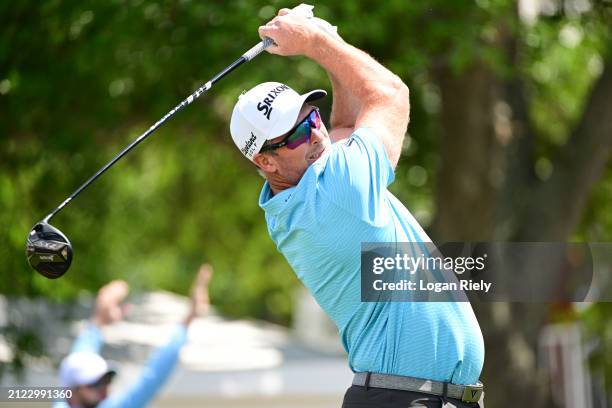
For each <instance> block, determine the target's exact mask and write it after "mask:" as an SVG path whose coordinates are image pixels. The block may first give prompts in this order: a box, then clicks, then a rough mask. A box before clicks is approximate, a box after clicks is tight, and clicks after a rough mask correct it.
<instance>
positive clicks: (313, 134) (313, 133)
mask: <svg viewBox="0 0 612 408" xmlns="http://www.w3.org/2000/svg"><path fill="white" fill-rule="evenodd" d="M324 138H325V134H324V133H323V132H321V129H316V128H314V127H313V128H311V129H310V144H312V145H316V144H319V143H321V142H322V141H323V139H324Z"/></svg>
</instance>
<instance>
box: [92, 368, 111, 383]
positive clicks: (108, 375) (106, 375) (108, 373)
mask: <svg viewBox="0 0 612 408" xmlns="http://www.w3.org/2000/svg"><path fill="white" fill-rule="evenodd" d="M116 375H117V371H115V370H113V369H110V370H108V371H107V372H105V373H104V374H102V375H101V376H100V378H98V379H97V380H96V381H94V382H93V383H90V384H85V385H92V384H96V383H99V382H100V381H102V380H104V379H108V381H109V382H110V381H111V380H112V379H113V378H114V377H115V376H116Z"/></svg>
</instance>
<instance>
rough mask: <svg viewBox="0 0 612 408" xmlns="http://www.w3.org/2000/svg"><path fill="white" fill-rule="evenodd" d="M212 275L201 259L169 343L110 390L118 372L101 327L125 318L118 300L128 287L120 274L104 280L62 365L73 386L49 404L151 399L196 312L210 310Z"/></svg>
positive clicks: (84, 406)
mask: <svg viewBox="0 0 612 408" xmlns="http://www.w3.org/2000/svg"><path fill="white" fill-rule="evenodd" d="M211 276H212V268H211V267H210V266H209V265H202V266H201V267H200V269H199V271H198V274H197V276H196V278H195V281H194V284H193V288H192V295H191V307H190V310H189V312H188V314H187V316H186V317H185V319H184V320H183V322H182V324H180V325H179V326H178V327H177V328H176V329H175V332H174V334H173V335H172V337H171V339H170V341H169V342H168V343H167V344H165V345H163V346H160V347H158V348H157V349H156V350H155V351H154V352H153V353H152V354H151V356H150V357H149V360H148V361H147V363H146V365H145V367H144V369H143V370H142V372H141V373H140V376H139V378H138V379H137V380H136V381H135V382H134V383H133V384H131V385H130V386H129V387H128V388H127V389H125V390H124V391H122V392H119V393H116V394H112V395H109V393H108V389H109V385H110V383H111V382H112V380H113V377H114V376H115V374H116V373H115V371H114V370H112V369H110V368H109V366H108V364H107V363H106V361H105V360H104V359H103V358H102V357H100V355H99V352H100V349H101V348H102V344H103V338H102V332H101V330H100V329H101V328H102V327H103V326H106V325H108V324H111V323H113V322H116V321H118V320H121V319H122V318H123V316H124V314H125V307H124V305H122V303H121V302H122V301H123V300H124V299H125V297H126V296H127V294H128V292H129V288H128V284H127V283H126V282H125V281H120V280H116V281H112V282H110V283H108V284H107V285H105V286H103V287H102V288H101V289H100V290H99V292H98V296H97V298H96V306H95V311H94V314H93V316H92V321H91V323H89V324H88V326H87V328H86V329H85V330H84V331H83V332H82V333H81V334H80V335H79V337H78V338H77V340H76V341H75V343H74V345H73V347H72V351H71V353H70V354H69V355H68V356H67V357H66V358H64V360H63V361H62V363H61V366H60V373H59V374H60V383H61V385H62V386H64V387H68V388H70V390H72V396H71V397H70V398H69V399H67V400H65V401H61V402H56V403H55V404H54V405H53V408H68V407H73V408H74V407H78V408H93V407H99V408H111V407H117V408H119V407H121V408H136V407H144V406H146V405H147V404H148V403H149V402H151V400H152V399H153V398H154V397H155V395H156V394H157V392H158V391H159V390H160V389H161V387H162V386H163V384H164V383H165V382H166V380H167V379H168V377H169V376H170V374H171V373H172V370H173V369H174V367H175V366H176V363H177V361H178V357H179V352H180V350H181V347H182V346H183V345H184V344H185V341H186V338H187V329H188V327H189V325H190V324H191V322H192V321H193V319H194V317H196V316H197V315H199V314H203V313H206V312H207V310H208V306H209V300H208V283H209V281H210V278H211Z"/></svg>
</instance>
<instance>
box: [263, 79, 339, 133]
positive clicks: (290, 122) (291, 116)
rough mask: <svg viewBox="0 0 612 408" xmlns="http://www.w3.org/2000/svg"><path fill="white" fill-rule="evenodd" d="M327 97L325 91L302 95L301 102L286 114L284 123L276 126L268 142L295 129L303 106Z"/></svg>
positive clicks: (320, 90) (316, 90) (318, 90)
mask: <svg viewBox="0 0 612 408" xmlns="http://www.w3.org/2000/svg"><path fill="white" fill-rule="evenodd" d="M326 95H327V92H326V91H324V90H323V89H315V90H314V91H310V92H307V93H305V94H303V95H300V102H299V103H298V104H296V105H295V106H294V107H293V108H292V109H291V110H290V111H288V112H287V113H286V114H285V117H284V118H283V120H282V121H279V123H277V124H276V126H274V128H273V129H272V131H271V132H270V134H269V135H268V137H267V139H266V140H271V139H276V138H277V137H279V136H282V135H284V134H285V133H287V132H288V131H290V130H291V128H293V126H294V125H295V121H296V120H297V118H298V116H300V111H301V110H302V106H304V104H305V103H306V102H311V101H314V100H317V99H321V98H323V97H324V96H326Z"/></svg>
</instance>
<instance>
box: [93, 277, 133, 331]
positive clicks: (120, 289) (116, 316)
mask: <svg viewBox="0 0 612 408" xmlns="http://www.w3.org/2000/svg"><path fill="white" fill-rule="evenodd" d="M129 291H130V289H129V286H128V284H127V282H125V281H123V280H114V281H112V282H110V283H108V284H106V285H104V286H102V288H100V290H99V291H98V296H97V298H96V308H95V312H94V317H93V322H94V324H96V325H97V326H100V327H102V326H105V325H107V324H111V323H113V322H116V321H118V320H121V319H122V318H123V316H124V314H125V313H124V312H125V310H124V308H123V306H122V305H121V302H123V300H124V299H125V298H126V296H127V295H128V293H129Z"/></svg>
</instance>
